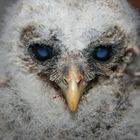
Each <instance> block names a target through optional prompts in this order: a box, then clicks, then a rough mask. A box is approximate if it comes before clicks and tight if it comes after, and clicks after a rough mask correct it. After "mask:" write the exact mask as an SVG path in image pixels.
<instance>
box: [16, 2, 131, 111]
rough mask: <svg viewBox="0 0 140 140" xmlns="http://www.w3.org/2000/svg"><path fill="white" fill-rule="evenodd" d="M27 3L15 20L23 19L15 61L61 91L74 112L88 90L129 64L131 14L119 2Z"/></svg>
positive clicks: (24, 3)
mask: <svg viewBox="0 0 140 140" xmlns="http://www.w3.org/2000/svg"><path fill="white" fill-rule="evenodd" d="M31 4H32V1H29V2H28V3H26V1H25V2H23V9H22V10H21V13H20V14H19V15H18V21H19V20H22V19H24V18H25V19H26V20H23V23H22V24H21V25H19V26H20V31H19V32H18V36H19V40H18V43H19V44H18V45H17V46H18V50H20V52H23V53H22V54H21V53H20V55H18V58H19V59H20V62H21V64H22V66H26V68H27V69H28V72H29V73H34V74H36V75H37V77H38V78H39V80H41V82H44V83H45V84H46V85H47V84H49V85H51V87H52V88H53V89H55V90H56V91H58V92H59V91H60V94H61V95H62V96H63V97H64V99H66V102H67V105H68V108H69V110H70V111H71V112H75V111H76V110H77V108H78V104H79V102H80V99H81V97H82V96H83V95H84V94H87V93H88V90H89V89H90V88H94V86H95V85H96V84H98V83H101V82H103V81H104V80H106V79H109V78H110V77H112V76H115V75H116V74H117V73H118V71H119V70H120V69H122V68H123V67H124V62H125V61H126V60H128V59H129V58H128V57H129V56H128V49H127V48H128V46H129V43H130V42H131V41H130V39H129V36H130V31H131V30H130V28H131V26H132V25H130V27H129V29H126V28H127V22H126V19H127V18H128V15H129V14H126V13H125V12H124V11H123V9H121V6H120V4H121V2H120V1H119V2H116V3H115V2H107V3H106V2H102V1H99V2H86V3H84V4H82V3H79V4H78V5H77V6H76V5H75V4H76V3H75V4H74V3H73V4H72V3H71V2H70V3H69V2H68V3H67V2H66V3H65V2H62V3H57V2H54V3H53V4H52V3H51V2H49V4H48V5H47V4H46V2H44V3H43V2H42V3H39V2H36V3H35V4H34V7H33V6H32V5H31ZM71 4H72V5H71ZM106 4H108V6H107V5H106ZM25 5H26V8H27V9H28V10H26V9H24V6H25ZM118 5H119V6H120V9H115V8H116V7H117V6H118ZM80 7H82V8H80ZM23 13H24V14H23ZM125 14H126V15H125ZM124 15H125V20H124V18H123V19H122V18H121V17H123V16H124ZM129 20H130V19H129V18H128V19H127V21H129ZM125 64H126V63H125ZM125 66H126V65H125Z"/></svg>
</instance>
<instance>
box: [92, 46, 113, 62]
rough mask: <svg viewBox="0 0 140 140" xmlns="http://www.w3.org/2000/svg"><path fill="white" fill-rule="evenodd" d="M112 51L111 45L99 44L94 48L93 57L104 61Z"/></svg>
mask: <svg viewBox="0 0 140 140" xmlns="http://www.w3.org/2000/svg"><path fill="white" fill-rule="evenodd" d="M111 53H112V48H111V46H99V47H97V48H96V49H95V50H94V54H93V55H94V58H95V59H97V60H100V61H106V60H107V59H109V58H110V56H111Z"/></svg>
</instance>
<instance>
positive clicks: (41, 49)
mask: <svg viewBox="0 0 140 140" xmlns="http://www.w3.org/2000/svg"><path fill="white" fill-rule="evenodd" d="M30 48H31V51H32V53H33V55H34V56H35V58H36V59H37V60H39V61H45V60H47V59H50V58H51V57H52V50H51V48H50V46H48V45H44V44H33V45H31V46H30Z"/></svg>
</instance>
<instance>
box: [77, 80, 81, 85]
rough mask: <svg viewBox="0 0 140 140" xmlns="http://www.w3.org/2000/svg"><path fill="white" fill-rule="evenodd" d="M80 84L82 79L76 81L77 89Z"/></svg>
mask: <svg viewBox="0 0 140 140" xmlns="http://www.w3.org/2000/svg"><path fill="white" fill-rule="evenodd" d="M81 83H82V79H80V80H79V81H77V85H78V87H79V86H80V84H81Z"/></svg>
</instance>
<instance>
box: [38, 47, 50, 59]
mask: <svg viewBox="0 0 140 140" xmlns="http://www.w3.org/2000/svg"><path fill="white" fill-rule="evenodd" d="M37 52H38V54H39V56H40V57H42V58H43V57H47V56H49V52H48V50H47V49H46V48H44V47H39V48H37Z"/></svg>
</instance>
